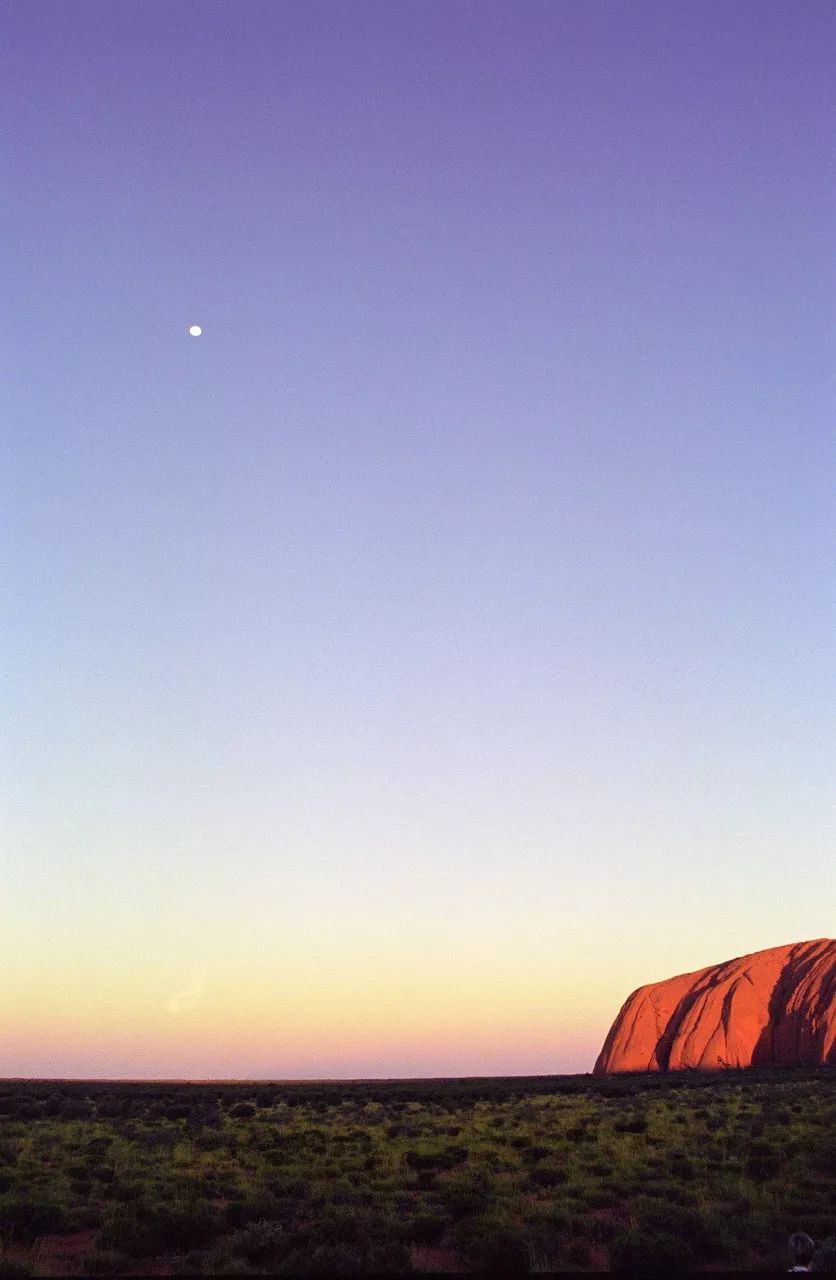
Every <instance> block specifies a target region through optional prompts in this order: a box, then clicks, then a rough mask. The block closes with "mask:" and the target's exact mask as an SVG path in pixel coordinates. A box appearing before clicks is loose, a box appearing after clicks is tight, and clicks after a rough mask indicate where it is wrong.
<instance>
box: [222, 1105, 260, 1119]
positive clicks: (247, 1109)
mask: <svg viewBox="0 0 836 1280" xmlns="http://www.w3.org/2000/svg"><path fill="white" fill-rule="evenodd" d="M255 1111H256V1109H255V1107H254V1106H253V1104H252V1103H251V1102H236V1104H235V1106H234V1107H230V1108H229V1114H230V1116H231V1118H232V1119H233V1120H252V1118H253V1116H254V1115H255Z"/></svg>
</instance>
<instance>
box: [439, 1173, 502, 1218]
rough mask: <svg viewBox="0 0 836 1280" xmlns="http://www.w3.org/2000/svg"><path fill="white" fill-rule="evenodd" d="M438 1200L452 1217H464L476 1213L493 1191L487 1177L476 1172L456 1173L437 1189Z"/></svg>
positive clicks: (487, 1200)
mask: <svg viewBox="0 0 836 1280" xmlns="http://www.w3.org/2000/svg"><path fill="white" fill-rule="evenodd" d="M437 1195H438V1198H439V1200H441V1201H442V1203H443V1204H444V1205H445V1206H446V1207H447V1209H448V1210H449V1211H450V1214H451V1216H452V1217H453V1218H457V1219H458V1218H466V1217H468V1215H471V1214H475V1213H478V1212H479V1210H481V1209H484V1208H485V1206H486V1204H487V1203H488V1202H489V1201H490V1200H492V1199H493V1195H494V1191H493V1187H492V1186H491V1183H490V1182H489V1181H488V1179H487V1178H485V1177H483V1176H482V1175H480V1174H476V1173H462V1174H458V1175H456V1176H454V1177H452V1178H450V1179H448V1181H447V1182H445V1183H440V1184H439V1186H438V1189H437Z"/></svg>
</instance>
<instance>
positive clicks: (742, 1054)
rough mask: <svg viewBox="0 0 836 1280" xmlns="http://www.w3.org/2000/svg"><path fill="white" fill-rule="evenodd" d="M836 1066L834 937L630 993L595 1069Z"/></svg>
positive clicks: (742, 958)
mask: <svg viewBox="0 0 836 1280" xmlns="http://www.w3.org/2000/svg"><path fill="white" fill-rule="evenodd" d="M802 1064H818V1065H830V1066H836V942H834V941H832V940H831V939H829V938H818V939H816V940H815V941H814V942H796V943H792V944H790V945H789V946H786V947H770V949H769V950H768V951H756V952H755V953H754V954H753V955H749V956H740V957H739V958H738V959H737V960H727V961H726V962H725V964H716V965H711V966H710V967H709V968H708V969H699V970H697V972H696V973H684V974H681V975H680V976H679V977H678V978H668V979H667V981H665V982H654V983H651V984H650V985H649V986H646V987H639V989H638V991H634V992H633V994H632V995H631V996H630V997H629V998H628V999H627V1000H626V1001H625V1003H624V1005H623V1007H622V1009H621V1012H620V1013H619V1015H618V1017H617V1018H616V1020H615V1022H614V1023H613V1025H612V1027H611V1028H610V1033H609V1035H608V1036H607V1038H606V1040H605V1041H604V1047H603V1049H602V1050H601V1052H600V1054H599V1055H598V1061H597V1062H596V1063H595V1068H594V1074H595V1075H606V1074H608V1073H609V1072H616V1071H678V1070H681V1069H683V1068H685V1067H695V1068H699V1069H700V1070H703V1071H705V1070H710V1069H715V1068H722V1067H752V1066H767V1065H774V1066H782V1067H783V1066H786V1067H790V1066H800V1065H802Z"/></svg>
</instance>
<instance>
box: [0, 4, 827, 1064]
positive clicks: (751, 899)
mask: <svg viewBox="0 0 836 1280" xmlns="http://www.w3.org/2000/svg"><path fill="white" fill-rule="evenodd" d="M833 46H834V37H833V15H832V6H831V5H830V4H828V3H825V2H824V0H821V2H819V0H794V2H793V3H791V4H788V3H783V0H782V2H780V3H779V2H777V0H764V2H760V0H759V2H758V3H754V2H750V0H739V2H738V3H735V4H728V3H725V2H723V3H720V0H705V2H703V3H700V4H691V3H684V0H682V2H680V0H664V2H663V0H633V2H631V3H629V4H623V5H616V4H612V3H610V2H609V0H585V3H583V4H577V3H572V2H569V0H507V2H503V3H494V2H493V0H487V2H486V3H479V4H476V3H473V2H472V0H452V2H451V0H404V2H401V3H398V4H390V3H383V2H382V0H371V2H367V0H361V2H360V3H358V4H353V5H348V6H346V5H345V4H342V3H337V2H336V0H327V2H324V3H313V4H310V5H308V4H306V5H292V4H271V3H254V2H253V0H229V2H228V3H222V2H221V0H206V2H205V3H202V4H199V5H198V4H194V3H191V0H166V3H165V4H162V3H155V4H138V5H126V4H113V3H109V2H106V0H76V2H75V3H73V4H64V3H61V2H60V0H26V2H25V3H19V4H8V5H5V6H3V10H2V14H0V47H2V49H3V51H4V54H3V63H4V66H3V75H2V78H0V101H2V109H3V111H4V113H5V118H6V122H7V124H6V131H5V146H4V152H5V156H4V165H5V167H6V182H7V189H8V191H10V192H12V193H13V198H12V200H7V201H6V207H5V211H4V227H3V243H4V246H5V272H4V277H5V285H4V306H3V316H2V319H0V357H1V358H2V367H3V369H4V371H5V372H4V384H3V391H2V401H3V404H2V421H3V429H2V434H1V435H0V438H1V439H2V445H1V446H0V447H1V448H2V454H0V461H2V465H1V466H0V527H1V528H2V534H3V546H4V552H5V554H4V555H3V575H4V581H3V584H2V586H3V601H4V606H3V610H2V621H0V691H2V711H3V715H2V721H3V733H2V738H0V743H2V757H0V784H1V785H2V790H1V791H0V794H1V795H2V804H3V812H2V827H1V828H0V841H2V844H0V894H1V895H2V912H3V923H2V929H0V971H2V974H3V979H2V983H0V1075H11V1076H28V1075H34V1076H62V1077H70V1076H84V1077H97V1076H103V1077H112V1076H130V1077H171V1076H181V1075H185V1076H188V1077H192V1078H206V1077H242V1076H244V1077H253V1076H261V1077H269V1076H273V1077H277V1078H292V1077H308V1078H320V1077H323V1076H338V1077H350V1076H359V1077H369V1076H400V1075H468V1074H469V1075H473V1074H477V1075H495V1074H505V1073H511V1074H535V1073H552V1072H573V1071H586V1070H591V1068H592V1065H593V1062H594V1060H595V1056H596V1054H597V1053H598V1051H599V1049H600V1047H601V1044H602V1041H603V1038H604V1035H605V1033H606V1031H607V1028H608V1027H609V1025H610V1023H611V1022H612V1019H613V1018H614V1017H615V1014H616V1012H617V1011H618V1008H619V1007H620V1005H621V1003H622V1002H623V1000H624V999H625V997H626V996H627V995H628V993H629V992H630V991H631V990H633V989H634V988H635V987H637V986H639V985H640V984H643V983H646V982H651V981H657V980H660V979H663V978H666V977H668V976H670V975H672V974H676V973H682V972H687V971H691V970H695V969H698V968H701V967H703V966H705V965H708V964H711V963H714V962H719V961H722V960H726V959H729V958H730V957H732V956H737V955H740V954H743V953H746V952H751V951H756V950H759V949H762V948H766V947H771V946H775V945H778V944H781V943H785V942H787V941H789V940H792V939H803V938H816V937H820V936H827V935H829V934H832V931H833V919H832V904H833V901H834V890H836V870H835V869H834V866H835V864H834V860H833V856H832V848H833V835H834V830H833V812H834V807H833V790H832V782H831V773H832V755H831V752H832V741H833V727H834V726H833V715H832V711H833V705H834V700H833V678H832V677H833V670H832V660H833V653H832V630H833V604H832V602H833V598H834V586H836V582H834V568H833V566H834V564H836V555H834V552H836V547H835V546H834V538H833V524H832V493H833V479H834V461H836V459H835V458H834V442H833V432H832V407H833V394H834V385H833V384H834V379H833V362H832V354H831V348H830V343H831V340H832V335H833V310H832V297H833V286H834V279H833V276H834V271H833V252H832V249H833V241H832V190H833V180H834V172H833V152H832V124H833V119H834V105H836V104H834V91H833V74H832V72H833V54H834V47H833ZM194 324H199V326H200V327H201V328H202V330H203V332H202V334H201V336H200V338H199V340H198V341H195V340H193V338H192V337H191V336H190V335H189V329H190V327H191V326H192V325H194Z"/></svg>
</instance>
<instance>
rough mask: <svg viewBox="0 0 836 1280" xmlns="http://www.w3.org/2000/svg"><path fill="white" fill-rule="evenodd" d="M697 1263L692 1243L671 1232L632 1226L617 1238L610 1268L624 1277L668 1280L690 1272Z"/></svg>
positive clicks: (614, 1242) (612, 1251) (612, 1250)
mask: <svg viewBox="0 0 836 1280" xmlns="http://www.w3.org/2000/svg"><path fill="white" fill-rule="evenodd" d="M693 1261H694V1255H693V1250H692V1249H691V1245H690V1242H689V1241H687V1240H683V1239H681V1238H680V1237H678V1236H674V1235H671V1233H670V1232H668V1231H643V1230H641V1228H639V1227H631V1228H630V1229H629V1230H627V1231H622V1232H621V1233H620V1234H619V1235H617V1236H616V1238H615V1240H614V1241H613V1244H612V1248H611V1250H610V1269H611V1270H612V1271H615V1272H617V1273H619V1274H621V1275H627V1276H636V1277H638V1278H639V1280H641V1277H643V1276H659V1277H663V1278H664V1280H669V1277H671V1276H675V1275H680V1274H681V1273H682V1272H683V1271H688V1270H690V1268H691V1266H692V1264H693Z"/></svg>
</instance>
